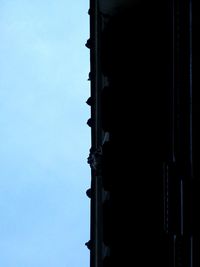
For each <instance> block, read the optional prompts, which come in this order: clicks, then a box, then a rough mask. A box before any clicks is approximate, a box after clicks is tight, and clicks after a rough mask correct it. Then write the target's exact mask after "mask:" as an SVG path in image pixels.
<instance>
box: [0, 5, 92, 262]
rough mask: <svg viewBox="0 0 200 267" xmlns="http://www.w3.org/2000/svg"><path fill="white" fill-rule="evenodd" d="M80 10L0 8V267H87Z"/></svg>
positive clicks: (85, 29)
mask: <svg viewBox="0 0 200 267" xmlns="http://www.w3.org/2000/svg"><path fill="white" fill-rule="evenodd" d="M87 10H88V2H87V1H81V0H78V1H69V0H57V1H53V0H42V1H41V0H1V2H0V266H2V267H80V266H84V267H85V266H89V252H88V250H87V248H86V247H85V246H84V243H85V242H86V241H87V240H88V239H89V200H88V199H87V197H86V196H85V190H86V189H87V188H88V187H89V186H90V170H89V166H87V163H86V162H87V156H88V151H89V146H90V129H89V127H88V126H87V125H86V123H85V122H86V121H87V119H88V118H89V108H88V107H87V105H86V104H85V100H86V99H87V98H88V96H89V91H90V90H89V83H88V81H87V76H88V72H89V51H88V49H86V48H85V46H84V44H85V41H86V39H87V38H88V35H89V17H88V14H87Z"/></svg>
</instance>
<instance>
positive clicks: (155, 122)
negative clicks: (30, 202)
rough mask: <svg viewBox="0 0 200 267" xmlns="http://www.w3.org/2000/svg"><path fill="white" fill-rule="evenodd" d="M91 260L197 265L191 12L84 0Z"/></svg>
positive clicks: (179, 0)
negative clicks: (87, 30) (88, 67)
mask: <svg viewBox="0 0 200 267" xmlns="http://www.w3.org/2000/svg"><path fill="white" fill-rule="evenodd" d="M88 13H89V15H90V38H89V39H88V41H87V43H86V46H87V47H88V48H89V49H90V62H91V71H90V75H89V79H90V83H91V96H90V98H89V99H88V101H87V103H88V104H89V105H90V106H91V118H90V119H89V120H88V125H89V126H90V127H91V137H92V138H91V149H90V155H89V157H88V163H89V164H90V166H91V189H89V190H88V191H87V195H88V196H89V197H90V199H91V236H90V241H89V242H87V243H86V244H87V246H88V248H89V249H90V262H91V267H110V266H115V265H119V264H120V265H121V266H139V267H140V266H141V267H143V266H158V267H160V266H162V267H165V266H166V267H199V266H200V258H199V257H200V256H199V248H200V244H199V243H200V231H199V225H200V223H199V219H198V217H199V203H200V202H199V195H200V184H199V183H200V177H199V175H200V155H199V148H200V144H199V143H200V142H199V136H200V133H199V128H200V127H199V97H198V88H199V85H200V81H199V79H200V78H199V77H200V75H199V74H198V62H199V40H198V31H199V24H200V22H199V17H198V16H199V12H198V6H197V3H196V2H195V1H192V0H163V1H158V0H154V1H146V0H135V1H134V0H132V1H131V0H126V1H122V0H116V1H115V0H111V1H108V0H107V1H106V0H90V9H89V12H88Z"/></svg>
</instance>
